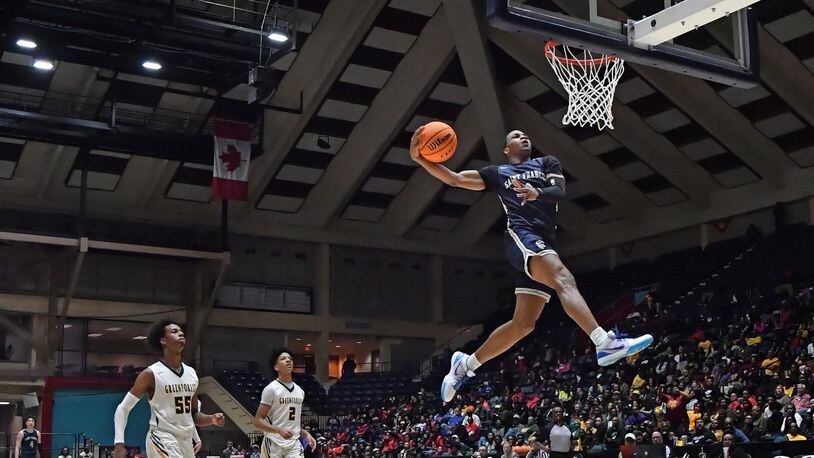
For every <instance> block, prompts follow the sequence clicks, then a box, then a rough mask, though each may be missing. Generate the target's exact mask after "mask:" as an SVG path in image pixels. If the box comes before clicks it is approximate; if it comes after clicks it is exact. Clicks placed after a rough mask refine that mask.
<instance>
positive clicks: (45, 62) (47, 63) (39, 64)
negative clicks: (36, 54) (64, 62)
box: [34, 59, 54, 70]
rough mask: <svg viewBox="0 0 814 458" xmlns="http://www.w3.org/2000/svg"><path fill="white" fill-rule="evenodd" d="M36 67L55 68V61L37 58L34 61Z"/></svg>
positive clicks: (43, 68)
mask: <svg viewBox="0 0 814 458" xmlns="http://www.w3.org/2000/svg"><path fill="white" fill-rule="evenodd" d="M34 68H36V69H38V70H53V69H54V63H53V62H51V61H50V60H44V59H37V60H35V61H34Z"/></svg>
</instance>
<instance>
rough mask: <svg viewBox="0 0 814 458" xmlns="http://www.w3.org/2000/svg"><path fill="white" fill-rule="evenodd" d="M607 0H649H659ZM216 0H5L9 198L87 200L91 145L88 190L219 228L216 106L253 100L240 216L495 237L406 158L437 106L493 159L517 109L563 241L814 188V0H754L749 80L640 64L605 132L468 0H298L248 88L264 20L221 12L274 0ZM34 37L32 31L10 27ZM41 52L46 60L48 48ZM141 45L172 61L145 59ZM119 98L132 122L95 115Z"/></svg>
mask: <svg viewBox="0 0 814 458" xmlns="http://www.w3.org/2000/svg"><path fill="white" fill-rule="evenodd" d="M603 1H606V2H607V1H612V3H613V5H612V7H614V8H617V9H621V10H623V12H624V13H626V14H629V15H636V14H637V11H638V8H640V7H641V6H642V4H643V3H647V2H648V1H650V0H633V1H631V0H603ZM218 3H224V1H223V0H211V1H210V0H206V1H203V0H176V1H172V2H171V1H169V0H133V1H129V2H118V1H114V0H108V1H105V0H99V1H87V0H85V1H78V0H28V1H14V0H11V1H8V0H7V1H6V2H5V3H3V2H0V5H2V6H0V8H2V10H0V32H1V33H2V35H1V36H0V38H2V43H0V46H2V48H1V49H2V58H1V59H0V61H2V62H1V63H0V108H2V114H0V136H2V138H0V206H2V207H3V208H5V209H7V211H11V210H14V211H17V212H19V211H22V212H24V213H25V212H29V211H46V212H74V211H75V210H76V208H77V206H78V199H79V191H78V185H79V168H80V163H79V159H78V158H79V157H80V156H79V151H80V149H86V150H88V151H89V155H88V169H89V175H88V185H89V188H90V191H89V194H88V211H89V212H90V213H91V214H93V215H97V216H100V217H103V218H111V219H117V220H134V221H135V220H138V221H140V222H161V223H172V224H180V225H190V226H211V227H213V228H215V227H217V226H218V224H219V221H220V212H221V205H220V202H219V201H215V200H212V199H211V198H210V190H209V182H210V179H211V173H212V172H211V170H212V169H211V161H212V152H211V139H210V137H208V135H210V134H211V119H212V117H213V116H223V117H228V118H235V119H242V120H245V121H250V122H254V123H255V124H256V128H255V138H254V143H255V146H254V151H253V160H252V162H251V177H250V188H249V189H250V190H249V200H248V202H246V203H233V204H232V205H231V208H230V225H231V229H232V231H233V232H242V233H249V234H255V235H269V236H274V237H283V238H290V239H301V240H314V241H330V242H335V243H348V244H356V245H369V246H378V247H389V248H396V249H407V250H416V251H424V252H436V253H445V254H452V253H466V252H474V250H471V251H470V250H468V249H469V248H470V247H472V246H474V245H477V244H481V245H480V246H488V247H489V248H488V249H487V250H486V252H488V253H491V254H496V253H498V251H499V248H498V246H497V245H496V244H495V245H482V244H483V243H484V239H486V240H491V239H493V238H494V239H496V238H497V236H498V234H499V233H500V231H501V229H502V225H503V222H502V221H501V216H502V211H501V209H500V208H499V206H498V203H497V200H496V199H495V198H494V197H491V196H487V195H482V194H479V193H472V192H466V191H462V190H458V189H450V188H446V187H444V186H442V185H441V184H440V183H438V182H436V181H434V180H433V179H430V178H429V177H428V176H427V174H425V173H423V172H416V167H415V166H414V164H413V163H412V162H411V161H410V160H409V157H408V153H407V147H408V142H409V139H410V136H411V132H412V130H414V129H415V128H416V127H417V126H419V125H421V124H423V123H425V122H427V121H429V120H432V119H441V120H445V121H448V122H451V123H453V124H454V126H455V129H456V131H457V133H458V135H459V147H458V151H457V153H456V155H455V156H454V158H453V159H452V160H451V161H450V164H449V165H451V167H452V168H455V169H461V168H479V167H482V166H484V165H486V164H487V163H488V162H490V161H491V162H497V161H500V159H501V157H502V151H501V149H502V144H503V138H504V134H505V132H506V131H507V130H509V129H513V128H520V129H522V130H524V131H526V132H527V133H528V134H529V135H530V136H531V138H532V141H533V142H534V143H535V148H536V149H538V151H544V152H553V153H554V154H556V155H557V156H558V157H559V158H560V160H561V162H562V163H563V164H564V166H565V168H566V170H567V179H568V200H567V202H564V203H563V204H561V225H562V231H561V243H562V244H563V245H564V246H565V251H566V252H571V253H577V252H585V251H588V250H593V249H598V248H602V247H606V246H611V245H613V244H616V243H620V242H624V241H627V240H631V239H635V238H640V237H646V236H650V235H654V234H658V233H662V232H666V231H669V230H673V229H678V228H682V227H687V226H691V225H695V224H700V223H703V222H706V221H712V220H715V219H717V218H721V217H726V216H730V215H732V214H738V213H744V212H748V211H752V210H756V209H759V208H764V207H768V206H771V205H773V204H774V203H776V202H778V201H791V200H796V199H800V198H804V197H807V196H810V195H812V194H814V188H813V187H812V184H813V183H814V181H813V179H814V168H811V166H812V165H814V127H812V126H814V46H811V44H812V43H814V1H812V0H763V1H762V2H761V3H759V4H758V6H757V10H758V13H759V17H760V27H759V34H760V42H761V51H762V53H761V54H762V56H761V68H762V71H761V82H760V84H759V85H758V86H757V87H755V88H754V89H749V90H742V89H734V88H729V87H726V86H720V85H717V84H712V83H708V82H706V81H702V80H697V79H691V78H686V77H682V76H679V75H676V74H672V73H666V72H663V71H660V70H655V69H652V68H648V67H639V66H634V65H627V68H626V71H625V74H624V76H623V78H622V82H621V83H620V84H619V87H618V89H617V91H616V101H615V107H614V113H615V121H614V124H615V127H616V129H615V130H613V131H606V132H603V133H600V132H598V131H596V130H592V129H579V128H571V127H568V128H563V126H562V124H561V122H560V119H561V117H562V114H563V112H564V110H565V106H566V103H567V100H566V98H565V97H564V93H563V91H562V88H561V86H560V85H559V83H557V81H556V79H555V78H554V76H553V74H552V72H551V70H550V68H549V67H548V64H547V63H546V62H545V60H544V57H543V56H542V50H541V47H540V46H539V45H538V44H537V43H535V42H533V41H528V40H527V39H524V38H521V37H518V36H513V35H509V34H506V33H505V32H500V31H497V30H492V29H490V28H489V27H488V26H486V25H484V24H483V23H482V22H481V21H479V20H478V16H479V15H480V11H479V10H478V8H476V7H474V6H473V5H472V3H473V2H471V1H469V0H444V1H441V0H366V1H356V0H299V11H298V26H297V29H298V35H297V47H296V50H294V51H291V52H287V53H285V52H284V50H283V51H280V52H281V54H278V55H277V56H283V57H281V58H279V59H278V60H276V61H275V62H274V64H273V67H274V69H275V70H274V76H275V77H276V78H277V79H278V81H279V84H278V86H277V89H276V91H275V92H274V93H273V95H271V96H270V97H268V98H267V99H266V100H264V102H263V104H262V105H258V104H254V105H251V106H250V105H247V104H246V103H245V100H246V96H247V92H248V90H249V87H248V85H247V84H245V81H246V78H247V76H246V74H247V71H248V69H249V68H251V66H252V65H253V64H255V63H256V62H257V59H258V55H259V53H260V52H261V51H260V48H259V47H258V43H259V38H260V36H259V35H257V34H253V33H250V32H247V31H245V30H240V29H235V28H224V27H223V26H221V25H219V26H216V25H212V23H211V22H207V21H216V22H220V23H223V22H231V23H232V24H233V25H234V24H238V25H240V26H241V27H245V28H246V29H258V28H259V22H260V21H261V19H262V14H261V13H258V11H261V12H262V10H263V8H265V2H260V1H257V0H237V1H236V2H235V3H234V5H235V6H237V7H238V8H239V9H238V10H234V11H233V10H231V9H226V8H223V7H222V6H219V5H218ZM225 3H228V4H229V5H232V2H231V1H229V2H225ZM281 3H283V4H285V3H286V2H281ZM476 3H477V2H476ZM528 3H532V4H539V5H544V6H547V7H549V8H563V9H565V11H566V12H568V8H570V7H571V6H569V3H568V2H567V1H566V0H543V1H539V0H529V2H528ZM289 4H290V1H289ZM20 37H30V38H32V39H34V40H36V41H37V42H38V44H39V47H38V48H37V49H36V50H25V49H21V48H19V47H18V46H17V45H16V44H15V42H16V40H17V39H18V38H20ZM719 38H721V37H720V36H716V33H715V31H714V30H710V31H709V32H705V33H703V34H700V38H699V40H701V42H700V44H701V45H702V46H709V47H710V48H712V47H720V46H724V44H723V41H719ZM268 44H269V42H268V40H266V42H265V48H264V49H263V53H264V54H263V55H264V59H265V58H267V56H268V55H269V53H270V50H269V48H268ZM39 56H47V57H49V58H52V59H54V60H55V62H56V67H55V69H54V71H51V72H44V71H39V70H36V69H34V68H33V67H32V66H31V64H32V58H33V57H39ZM147 57H149V58H153V59H156V60H159V61H160V62H161V63H162V65H163V68H162V69H161V70H160V71H158V72H149V71H147V70H144V69H143V68H142V67H141V65H140V64H141V61H142V60H143V59H144V58H147ZM301 93H302V100H303V103H302V105H301V106H300V94H301ZM114 101H115V103H116V115H115V117H116V124H117V126H118V127H117V128H115V129H112V130H109V131H104V132H102V133H101V134H99V132H100V130H99V126H102V127H104V125H105V124H106V123H109V122H110V121H111V109H110V107H111V104H112V102H114ZM269 107H283V108H285V109H287V110H277V109H272V108H269ZM300 109H301V113H296V112H297V111H299V110H300ZM38 114H43V115H48V116H47V117H42V116H39V115H38ZM89 121H90V122H89ZM102 130H103V129H102ZM319 139H322V140H327V143H329V145H326V144H325V143H324V142H320V143H321V145H319V144H318V143H317V141H318V140H319ZM20 218H23V219H24V218H25V216H21V217H20Z"/></svg>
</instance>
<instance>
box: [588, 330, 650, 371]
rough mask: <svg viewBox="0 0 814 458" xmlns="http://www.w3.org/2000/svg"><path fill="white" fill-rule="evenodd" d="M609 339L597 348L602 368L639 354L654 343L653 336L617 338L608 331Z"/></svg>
mask: <svg viewBox="0 0 814 458" xmlns="http://www.w3.org/2000/svg"><path fill="white" fill-rule="evenodd" d="M608 337H609V339H608V340H607V342H605V344H604V345H601V346H598V347H596V361H597V362H598V363H599V365H600V366H610V365H611V364H613V363H615V362H616V361H619V360H620V359H622V358H626V357H628V356H631V355H635V354H636V353H639V352H640V351H642V350H644V349H645V348H647V347H648V346H649V345H650V344H651V343H653V336H651V335H650V334H645V335H643V336H641V337H636V338H635V339H626V338H621V337H616V334H615V333H614V332H613V331H608Z"/></svg>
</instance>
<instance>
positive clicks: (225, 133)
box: [212, 119, 252, 200]
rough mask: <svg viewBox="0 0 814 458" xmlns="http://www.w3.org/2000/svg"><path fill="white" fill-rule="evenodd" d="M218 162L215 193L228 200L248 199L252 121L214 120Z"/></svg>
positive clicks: (214, 181)
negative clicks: (249, 122) (250, 122)
mask: <svg viewBox="0 0 814 458" xmlns="http://www.w3.org/2000/svg"><path fill="white" fill-rule="evenodd" d="M212 126H213V128H214V131H215V164H214V165H213V167H212V196H213V197H219V198H221V199H224V200H227V199H229V200H246V196H247V194H248V190H249V162H250V161H251V154H252V145H251V131H252V126H251V124H246V123H242V122H235V121H227V120H224V119H213V120H212Z"/></svg>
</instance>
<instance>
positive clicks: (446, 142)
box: [419, 121, 458, 162]
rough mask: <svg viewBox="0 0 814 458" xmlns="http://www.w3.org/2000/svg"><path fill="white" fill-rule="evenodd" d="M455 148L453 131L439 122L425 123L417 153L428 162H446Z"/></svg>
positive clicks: (455, 140) (456, 142)
mask: <svg viewBox="0 0 814 458" xmlns="http://www.w3.org/2000/svg"><path fill="white" fill-rule="evenodd" d="M457 146H458V136H457V135H455V131H454V130H452V127H449V125H447V124H445V123H443V122H441V121H433V122H429V123H427V124H426V125H425V126H424V131H423V132H421V147H420V148H419V152H420V153H421V155H422V156H423V157H424V159H426V160H428V161H430V162H444V161H446V160H447V159H449V158H451V157H452V155H453V154H455V148H456V147H457Z"/></svg>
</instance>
